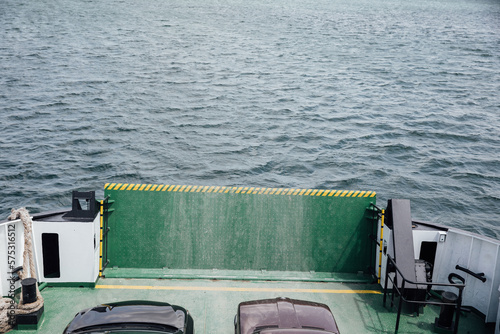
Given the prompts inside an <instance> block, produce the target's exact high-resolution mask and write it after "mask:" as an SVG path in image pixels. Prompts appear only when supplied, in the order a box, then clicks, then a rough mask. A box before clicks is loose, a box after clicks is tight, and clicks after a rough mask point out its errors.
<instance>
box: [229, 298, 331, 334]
mask: <svg viewBox="0 0 500 334" xmlns="http://www.w3.org/2000/svg"><path fill="white" fill-rule="evenodd" d="M238 314H239V324H240V333H241V334H252V333H253V332H254V331H255V330H256V329H257V330H258V329H262V330H263V331H262V333H265V332H267V330H266V331H264V329H265V328H267V329H268V330H269V332H270V333H275V331H273V330H272V329H273V328H275V329H285V328H297V329H301V328H302V329H322V330H324V331H327V332H331V333H339V331H338V328H337V324H336V322H335V319H334V317H333V315H332V313H331V311H330V308H329V307H328V306H327V305H325V304H320V303H314V302H308V301H302V300H296V299H289V298H276V299H264V300H256V301H250V302H244V303H241V304H240V305H239V307H238ZM276 333H280V331H278V330H276ZM295 333H301V332H300V331H295ZM306 333H307V331H306Z"/></svg>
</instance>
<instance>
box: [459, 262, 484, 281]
mask: <svg viewBox="0 0 500 334" xmlns="http://www.w3.org/2000/svg"><path fill="white" fill-rule="evenodd" d="M455 269H458V270H462V271H465V272H466V273H467V274H469V275H471V276H474V277H475V278H477V279H478V280H481V281H482V282H483V283H484V282H486V277H484V273H475V272H473V271H470V270H469V269H467V268H464V267H462V266H460V265H458V264H457V266H456V267H455Z"/></svg>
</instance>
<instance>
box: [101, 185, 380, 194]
mask: <svg viewBox="0 0 500 334" xmlns="http://www.w3.org/2000/svg"><path fill="white" fill-rule="evenodd" d="M104 189H105V190H124V191H167V192H181V193H182V192H184V193H188V192H191V193H194V192H196V193H200V192H201V193H231V194H258V195H289V196H324V197H375V195H376V192H374V191H360V190H335V189H332V190H326V189H301V188H259V187H222V186H193V185H170V184H134V183H106V184H105V185H104Z"/></svg>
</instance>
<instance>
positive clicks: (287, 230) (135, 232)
mask: <svg viewBox="0 0 500 334" xmlns="http://www.w3.org/2000/svg"><path fill="white" fill-rule="evenodd" d="M105 195H106V196H110V199H111V200H114V203H113V204H112V205H111V208H112V209H113V210H114V211H112V212H111V213H109V216H108V227H109V229H110V230H109V233H108V235H107V242H108V250H107V259H108V260H109V267H119V268H169V269H214V268H216V269H226V270H270V271H272V270H274V271H306V272H309V271H314V272H345V273H356V272H359V271H366V270H367V268H368V267H369V265H370V263H371V252H370V249H371V248H373V247H372V246H373V245H372V243H371V241H370V239H369V235H370V234H371V233H372V231H373V224H372V223H371V222H370V219H369V217H367V215H366V208H367V207H368V206H369V205H370V203H372V202H373V203H374V202H375V193H373V192H359V191H336V190H313V189H276V188H243V187H240V188H237V187H196V186H169V185H134V184H131V185H129V184H107V185H106V186H105Z"/></svg>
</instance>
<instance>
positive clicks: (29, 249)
mask: <svg viewBox="0 0 500 334" xmlns="http://www.w3.org/2000/svg"><path fill="white" fill-rule="evenodd" d="M18 218H20V219H21V222H22V223H23V227H24V252H23V269H22V270H21V271H20V272H19V277H20V278H21V279H25V278H29V277H32V278H35V279H36V268H35V259H34V256H33V236H32V232H31V231H32V225H33V221H32V220H31V217H30V214H29V212H28V210H26V209H25V208H20V209H18V210H15V209H12V213H11V215H10V216H9V218H8V219H9V220H15V219H18ZM28 267H29V276H28ZM36 297H37V298H36V301H35V302H33V303H29V304H24V303H23V297H22V294H21V299H20V301H19V304H18V305H17V304H16V305H15V309H16V315H17V314H28V313H32V312H36V311H38V310H39V309H40V308H41V307H42V306H43V297H42V295H41V294H40V290H38V284H36ZM10 304H11V299H8V298H2V299H1V300H0V333H5V332H6V331H8V330H9V329H10V324H9V321H8V320H9V317H8V315H7V310H8V308H9V305H10ZM4 323H6V325H4Z"/></svg>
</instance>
